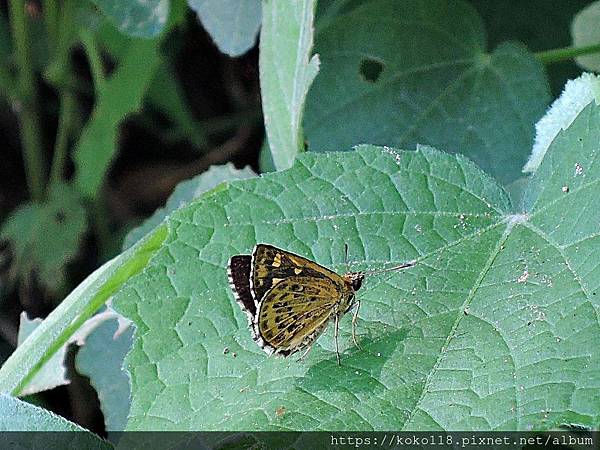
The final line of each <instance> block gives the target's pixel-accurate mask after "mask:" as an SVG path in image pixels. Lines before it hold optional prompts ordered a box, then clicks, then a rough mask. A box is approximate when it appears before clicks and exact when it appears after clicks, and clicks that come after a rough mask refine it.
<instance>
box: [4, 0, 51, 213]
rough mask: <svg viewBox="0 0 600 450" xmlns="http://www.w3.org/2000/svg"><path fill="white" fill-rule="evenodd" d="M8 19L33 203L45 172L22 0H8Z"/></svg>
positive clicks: (41, 193)
mask: <svg viewBox="0 0 600 450" xmlns="http://www.w3.org/2000/svg"><path fill="white" fill-rule="evenodd" d="M9 7H10V18H11V26H12V31H13V39H14V51H15V60H16V63H17V67H18V73H19V75H18V80H17V85H18V97H17V98H18V102H19V103H20V114H19V121H20V128H21V145H22V146H23V162H24V164H25V173H26V176H27V184H28V186H29V191H30V194H31V197H32V199H33V200H36V201H40V200H42V199H43V197H44V184H45V174H44V172H45V170H44V157H43V154H42V150H43V147H42V140H41V130H40V120H39V114H38V104H37V101H38V99H37V85H36V79H35V73H34V70H33V65H32V60H33V58H32V54H31V53H32V52H31V34H30V33H29V31H30V30H31V24H30V23H29V20H28V18H27V13H26V10H25V0H11V1H10V4H9Z"/></svg>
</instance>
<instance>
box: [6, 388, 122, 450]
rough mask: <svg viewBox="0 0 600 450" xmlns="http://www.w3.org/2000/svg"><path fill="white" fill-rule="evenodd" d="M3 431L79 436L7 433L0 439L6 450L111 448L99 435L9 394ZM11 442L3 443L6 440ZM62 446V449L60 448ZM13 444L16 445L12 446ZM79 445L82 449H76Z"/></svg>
mask: <svg viewBox="0 0 600 450" xmlns="http://www.w3.org/2000/svg"><path fill="white" fill-rule="evenodd" d="M0 417H2V422H1V424H0V431H78V432H80V433H76V434H75V435H71V436H67V438H68V439H67V440H65V436H64V434H63V436H62V437H61V436H60V435H59V434H60V433H47V434H46V433H39V435H38V437H33V436H31V434H29V435H27V436H18V435H15V434H13V435H10V436H9V435H8V434H5V435H3V436H2V437H1V438H0V444H6V447H4V448H9V447H10V448H23V449H28V448H31V449H34V448H39V449H42V448H65V449H70V448H74V449H75V448H89V449H101V448H111V447H110V446H109V445H108V444H107V443H106V442H104V441H102V440H101V439H100V438H98V437H97V436H96V435H94V434H92V433H89V432H85V433H83V432H84V431H85V430H84V429H83V428H81V427H79V426H78V425H76V424H74V423H72V422H69V421H68V420H66V419H63V418H62V417H60V416H57V415H56V414H53V413H51V412H49V411H46V410H45V409H43V408H39V407H37V406H34V405H31V404H29V403H26V402H23V401H21V400H19V399H16V398H14V397H10V396H8V395H6V394H0ZM5 439H6V440H8V442H3V441H4V440H5ZM59 443H60V444H61V446H60V447H58V446H56V445H58V444H59ZM10 444H12V445H10ZM76 445H78V446H76Z"/></svg>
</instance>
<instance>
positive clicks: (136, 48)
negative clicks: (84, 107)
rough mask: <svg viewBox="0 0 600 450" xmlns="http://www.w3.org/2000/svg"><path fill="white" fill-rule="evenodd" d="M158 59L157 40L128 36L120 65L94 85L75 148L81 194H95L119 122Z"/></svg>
mask: <svg viewBox="0 0 600 450" xmlns="http://www.w3.org/2000/svg"><path fill="white" fill-rule="evenodd" d="M158 62H159V53H158V42H156V41H152V40H142V39H131V40H130V41H129V43H128V45H127V48H126V49H125V51H124V52H123V57H122V60H121V65H120V66H119V67H118V68H117V69H116V71H115V73H114V74H113V75H112V76H111V77H110V78H109V79H108V80H106V81H105V82H103V83H102V84H101V85H100V86H96V89H97V90H98V100H97V105H96V108H95V109H94V112H93V113H92V117H91V118H90V120H89V121H88V123H87V124H86V127H85V128H84V130H83V131H82V134H81V138H80V140H79V143H78V145H77V148H76V149H75V162H76V167H77V176H76V183H77V186H78V188H79V189H80V191H81V192H82V193H83V194H84V195H86V196H88V197H91V198H94V197H95V196H96V195H97V192H98V189H99V188H100V187H101V184H102V182H103V181H104V177H105V175H106V172H107V171H108V169H109V167H110V163H111V161H112V159H113V158H114V156H115V154H116V151H117V143H118V140H117V138H118V134H117V133H118V131H119V126H120V125H121V122H122V121H123V119H125V118H126V117H127V116H128V115H130V114H131V113H133V112H135V111H137V110H138V109H139V108H140V107H141V104H142V99H143V97H144V94H145V92H146V89H147V88H148V85H149V84H150V82H151V80H152V77H153V75H154V71H155V69H156V67H157V65H158Z"/></svg>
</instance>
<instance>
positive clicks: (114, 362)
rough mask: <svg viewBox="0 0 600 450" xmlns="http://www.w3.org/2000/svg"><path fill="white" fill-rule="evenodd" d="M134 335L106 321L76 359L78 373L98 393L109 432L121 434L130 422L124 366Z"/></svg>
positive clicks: (92, 335) (128, 390)
mask: <svg viewBox="0 0 600 450" xmlns="http://www.w3.org/2000/svg"><path fill="white" fill-rule="evenodd" d="M132 335H133V327H132V326H127V325H125V326H119V323H118V321H117V319H112V320H109V321H105V322H103V323H102V324H101V325H100V326H99V327H98V328H96V329H95V330H94V331H93V332H92V333H91V334H90V335H89V336H88V337H87V339H86V343H85V345H84V346H83V347H82V348H81V349H79V352H77V356H76V358H75V367H76V368H77V371H78V372H79V373H80V374H82V375H85V376H87V377H89V379H90V384H91V385H92V386H93V387H94V389H95V390H96V392H97V393H98V400H99V401H100V408H101V409H102V413H103V415H104V425H105V427H106V430H107V431H121V430H123V429H124V428H125V424H126V422H127V413H128V412H129V405H130V402H131V399H130V397H131V393H130V388H129V377H128V375H127V373H126V372H125V371H124V370H123V368H122V365H123V359H124V358H125V354H126V353H127V352H128V351H129V349H130V348H131V343H132Z"/></svg>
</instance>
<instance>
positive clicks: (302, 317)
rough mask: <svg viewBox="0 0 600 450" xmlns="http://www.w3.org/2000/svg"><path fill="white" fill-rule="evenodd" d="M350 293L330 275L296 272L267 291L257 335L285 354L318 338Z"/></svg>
mask: <svg viewBox="0 0 600 450" xmlns="http://www.w3.org/2000/svg"><path fill="white" fill-rule="evenodd" d="M349 294H350V293H349V292H348V291H347V290H343V289H339V287H338V285H337V283H336V282H335V281H334V280H332V279H330V278H326V277H322V278H316V277H312V276H292V277H288V278H286V279H283V280H281V281H279V282H278V283H276V284H275V285H274V286H273V287H272V288H271V289H270V290H269V291H267V292H266V294H265V295H264V297H263V299H262V301H261V302H260V304H259V307H258V313H257V315H256V321H255V324H254V335H255V339H256V341H257V342H258V344H259V345H260V346H261V347H262V348H263V349H264V350H265V351H266V352H267V353H276V354H280V355H283V356H287V355H290V354H292V353H294V352H297V351H299V350H301V349H303V348H305V347H307V346H308V345H310V344H311V343H312V342H314V341H315V339H317V338H318V337H319V336H320V335H321V333H322V332H323V331H324V330H325V328H326V326H327V322H328V321H329V319H330V318H331V317H332V315H334V314H336V313H337V311H338V306H339V304H340V302H341V299H342V297H343V296H345V295H349Z"/></svg>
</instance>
